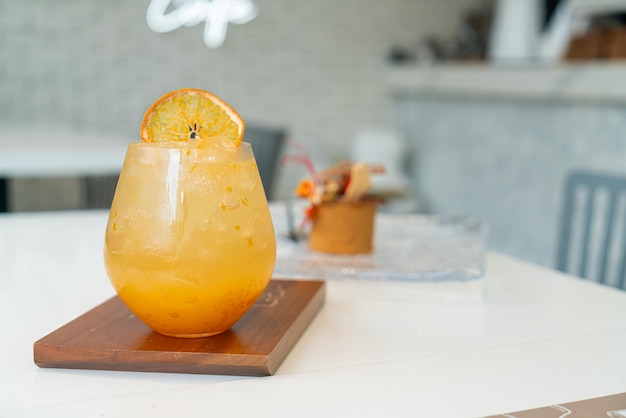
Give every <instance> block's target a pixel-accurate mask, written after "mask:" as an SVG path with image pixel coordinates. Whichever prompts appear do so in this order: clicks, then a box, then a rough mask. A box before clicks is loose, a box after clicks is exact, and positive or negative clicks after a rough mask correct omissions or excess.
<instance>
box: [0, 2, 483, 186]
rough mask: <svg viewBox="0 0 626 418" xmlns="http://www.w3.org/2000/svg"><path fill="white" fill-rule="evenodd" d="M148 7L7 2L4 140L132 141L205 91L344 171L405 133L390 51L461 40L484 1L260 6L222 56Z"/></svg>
mask: <svg viewBox="0 0 626 418" xmlns="http://www.w3.org/2000/svg"><path fill="white" fill-rule="evenodd" d="M148 3H149V1H148V0H130V1H129V0H105V1H102V0H57V1H49V0H3V1H1V2H0V129H1V128H2V126H3V125H20V126H24V127H29V126H33V125H59V124H60V125H62V126H64V127H66V126H69V127H72V128H74V129H77V130H80V131H96V132H104V133H106V134H114V135H119V136H120V138H121V140H128V141H130V140H133V139H135V138H137V133H138V127H139V123H140V121H141V117H142V115H143V112H144V111H145V109H146V108H147V107H148V106H149V105H150V103H151V102H152V101H154V100H155V99H156V98H157V97H159V96H160V95H161V94H163V93H164V92H166V91H169V90H172V89H176V88H180V87H183V86H193V87H198V88H203V89H207V90H210V91H213V92H214V93H216V94H217V95H219V96H221V97H223V98H224V99H225V100H226V101H228V102H230V103H231V104H232V105H233V106H234V107H235V108H236V109H238V110H239V111H240V113H241V114H242V116H243V117H244V118H245V119H246V121H248V123H258V124H268V125H276V126H282V127H285V128H287V129H288V130H289V132H290V133H291V135H292V137H293V138H294V139H296V140H298V141H299V142H302V143H304V144H305V145H306V146H307V147H309V149H311V150H312V152H313V154H314V155H315V156H316V158H319V159H321V160H325V159H327V160H336V159H338V158H342V157H345V153H346V150H347V149H348V144H349V141H350V140H351V139H352V138H353V137H354V135H355V133H356V132H358V131H359V130H360V129H363V128H365V127H377V128H378V127H383V128H385V127H389V126H391V124H392V122H393V116H392V113H393V112H392V106H391V100H390V97H389V96H388V91H387V88H386V86H385V84H384V69H385V66H386V56H387V54H388V52H389V49H390V47H391V46H392V45H396V44H401V45H412V44H413V43H415V42H416V41H417V40H418V39H420V38H421V37H423V36H424V35H426V34H434V35H440V36H441V37H443V38H451V37H452V36H453V33H454V29H455V26H456V24H457V23H458V20H459V17H460V16H461V14H462V12H463V11H465V10H467V9H468V8H469V7H470V6H472V5H475V4H477V3H481V1H477V0H315V1H302V0H255V4H256V5H257V6H258V7H259V10H260V14H259V15H258V17H257V18H256V19H255V20H253V21H252V22H251V23H249V24H246V25H243V26H238V25H230V26H229V30H228V35H227V38H226V42H225V44H224V45H223V46H222V47H221V48H219V49H216V50H209V49H207V48H206V47H205V46H204V44H203V42H202V30H203V28H202V26H196V27H193V28H181V29H178V30H177V31H175V32H172V33H167V34H156V33H153V32H151V31H150V30H149V29H148V27H147V25H146V23H145V14H146V9H147V6H148ZM0 138H1V136H0ZM0 146H1V144H0ZM285 187H286V186H285Z"/></svg>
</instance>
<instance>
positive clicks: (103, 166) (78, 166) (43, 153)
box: [0, 127, 138, 178]
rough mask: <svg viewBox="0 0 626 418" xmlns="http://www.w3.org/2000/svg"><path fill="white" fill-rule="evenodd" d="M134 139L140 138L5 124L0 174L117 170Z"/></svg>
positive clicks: (81, 173) (79, 173)
mask: <svg viewBox="0 0 626 418" xmlns="http://www.w3.org/2000/svg"><path fill="white" fill-rule="evenodd" d="M133 140H138V138H137V139H128V140H126V139H125V138H120V137H119V136H112V135H103V134H99V133H98V134H96V133H85V132H76V131H72V130H68V129H59V128H50V129H48V130H45V131H44V130H43V129H42V128H37V129H23V128H20V129H18V128H10V127H9V128H7V127H4V128H3V129H2V130H0V177H5V178H10V177H38V176H88V175H108V174H117V173H119V171H120V169H121V168H122V163H123V161H124V156H125V154H126V148H128V144H129V143H130V142H132V141H133Z"/></svg>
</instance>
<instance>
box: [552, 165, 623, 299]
mask: <svg viewBox="0 0 626 418" xmlns="http://www.w3.org/2000/svg"><path fill="white" fill-rule="evenodd" d="M562 210H563V211H562V218H561V226H560V236H559V248H558V254H557V268H558V269H559V270H560V271H563V272H566V273H571V274H574V275H577V276H579V277H583V278H586V279H590V280H594V281H596V282H599V283H602V284H607V285H611V286H614V287H617V288H620V289H625V286H624V285H625V280H626V279H625V277H624V274H625V269H626V177H619V176H616V175H607V174H599V173H587V172H574V173H572V174H570V175H569V176H568V178H567V182H566V185H565V195H564V203H563V208H562Z"/></svg>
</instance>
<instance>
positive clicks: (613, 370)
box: [0, 211, 626, 417]
mask: <svg viewBox="0 0 626 418" xmlns="http://www.w3.org/2000/svg"><path fill="white" fill-rule="evenodd" d="M106 218H107V214H106V213H105V212H103V211H81V212H56V213H51V212H50V213H23V214H2V215H0V325H1V327H2V330H3V334H4V338H3V344H1V345H0V387H1V388H2V390H0V416H11V417H40V416H46V417H50V416H63V417H110V416H114V417H137V416H146V415H148V416H156V417H171V416H178V415H180V414H182V413H184V414H185V416H219V417H229V416H234V417H241V416H272V417H275V416H290V417H291V416H355V415H357V414H358V415H362V416H420V417H478V416H485V415H491V414H498V413H505V412H509V411H517V410H522V409H528V408H534V407H540V406H545V405H551V404H557V403H563V402H569V401H575V400H580V399H586V398H592V397H598V396H603V395H609V394H614V393H620V392H626V360H625V357H624V353H626V292H622V291H619V290H616V289H612V288H609V287H603V286H600V285H597V284H594V283H591V282H586V281H583V280H581V279H577V278H574V277H571V276H567V275H564V274H561V273H559V272H556V271H553V270H550V269H547V268H543V267H539V266H535V265H532V264H529V263H526V262H522V261H519V260H516V259H513V258H510V257H508V256H505V255H502V254H497V253H493V252H489V253H488V254H487V257H486V271H487V274H486V276H485V278H484V279H481V283H482V285H483V291H484V293H483V298H482V300H480V301H476V300H475V299H468V300H467V301H463V300H455V301H442V300H436V299H424V300H422V299H420V297H419V293H420V292H419V289H420V288H419V286H421V285H422V284H420V283H410V284H408V285H413V286H415V287H414V290H415V291H413V292H405V290H406V288H405V287H403V286H406V285H407V284H406V283H405V284H404V285H401V284H400V283H398V282H394V281H377V282H367V281H361V282H359V281H356V280H329V281H328V283H327V285H328V289H327V300H326V303H325V305H324V307H323V308H322V310H321V311H320V312H319V314H318V315H317V316H316V318H315V319H314V320H313V322H312V323H311V325H310V326H309V328H308V329H307V330H306V332H305V334H304V335H303V336H302V338H301V339H300V340H299V341H298V342H297V344H296V345H295V347H294V349H293V350H292V351H291V353H290V354H289V355H288V356H287V358H286V360H285V362H284V363H283V364H282V366H281V367H280V368H279V370H278V372H277V374H276V375H274V376H271V377H263V378H259V377H238V376H215V375H185V374H165V373H135V372H111V371H92V370H64V369H40V368H38V367H37V366H36V365H35V364H34V363H33V343H34V342H35V341H36V340H38V339H39V338H41V337H43V336H44V335H46V334H48V333H49V332H51V331H52V330H54V329H56V328H58V327H59V326H61V325H63V324H65V323H67V322H69V321H70V320H72V319H74V318H76V317H77V316H79V315H81V314H82V313H84V312H86V311H87V310H89V309H91V308H92V307H94V306H96V305H98V304H100V303H101V302H103V301H105V300H106V299H108V298H109V297H111V296H113V294H114V292H113V289H112V287H111V286H110V284H109V282H108V280H107V277H106V274H105V270H104V266H103V262H102V242H103V236H104V228H105V224H106ZM280 222H282V220H281V221H280ZM275 225H276V227H277V230H278V229H279V228H280V225H282V224H280V225H279V222H278V221H276V222H275ZM284 244H285V243H284V242H283V243H282V244H281V243H279V245H284ZM364 289H368V291H365V292H364V291H362V290H364Z"/></svg>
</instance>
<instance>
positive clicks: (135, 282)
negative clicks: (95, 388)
mask: <svg viewBox="0 0 626 418" xmlns="http://www.w3.org/2000/svg"><path fill="white" fill-rule="evenodd" d="M104 253H105V254H104V258H105V265H106V269H107V273H108V275H109V279H110V281H111V283H112V284H113V287H114V288H115V290H116V292H117V294H118V295H119V297H120V298H121V299H122V300H123V301H124V302H125V304H126V305H127V306H128V307H129V308H130V309H131V311H133V313H135V315H137V317H139V318H140V319H141V320H142V321H143V322H144V323H146V324H147V325H148V326H149V327H150V328H152V329H153V330H154V331H156V332H159V333H162V334H165V335H169V336H176V337H202V336H209V335H215V334H219V333H221V332H224V331H226V330H228V329H229V328H230V327H231V326H233V325H234V324H235V322H236V321H237V320H239V319H240V318H241V317H242V316H243V315H244V314H245V313H246V311H247V310H248V309H249V308H250V307H251V306H252V305H253V304H254V302H255V301H256V300H257V298H258V297H259V296H260V295H261V293H262V292H263V290H264V289H265V287H266V286H267V284H268V283H269V280H270V278H271V275H272V271H273V268H274V263H275V260H276V241H275V235H274V228H273V226H272V220H271V217H270V213H269V207H268V204H267V200H266V197H265V193H264V190H263V185H262V183H261V179H260V176H259V172H258V168H257V166H256V162H255V160H254V156H253V153H252V149H251V147H250V145H249V144H247V143H242V144H241V145H240V146H232V145H230V146H228V144H223V143H220V142H219V141H214V143H211V145H210V146H209V145H202V146H200V145H198V144H195V143H194V142H167V141H166V142H152V143H149V142H135V143H132V144H131V145H130V146H129V148H128V152H127V155H126V159H125V161H124V165H123V168H122V171H121V174H120V178H119V181H118V186H117V189H116V192H115V197H114V199H113V203H112V206H111V211H110V215H109V220H108V224H107V229H106V238H105V251H104Z"/></svg>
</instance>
